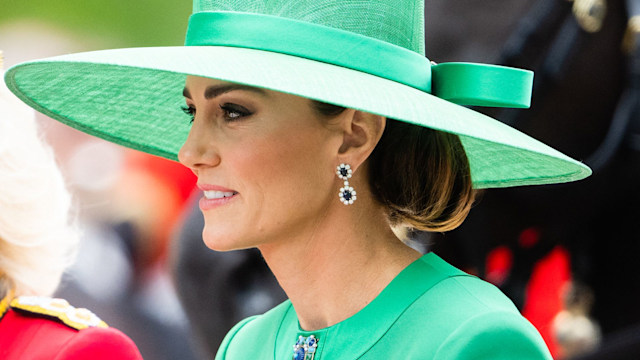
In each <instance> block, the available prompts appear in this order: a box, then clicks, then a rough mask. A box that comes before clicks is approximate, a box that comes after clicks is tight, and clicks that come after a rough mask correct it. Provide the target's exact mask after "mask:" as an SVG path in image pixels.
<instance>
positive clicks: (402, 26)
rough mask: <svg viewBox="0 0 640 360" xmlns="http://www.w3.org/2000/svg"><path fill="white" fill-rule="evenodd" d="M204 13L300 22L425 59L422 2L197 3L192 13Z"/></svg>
mask: <svg viewBox="0 0 640 360" xmlns="http://www.w3.org/2000/svg"><path fill="white" fill-rule="evenodd" d="M203 11H236V12H245V13H253V14H263V15H273V16H279V17H283V18H287V19H294V20H300V21H304V22H308V23H312V24H317V25H323V26H327V27H330V28H335V29H342V30H345V31H350V32H353V33H355V34H360V35H363V36H367V37H370V38H374V39H379V40H382V41H385V42H388V43H390V44H394V45H397V46H401V47H403V48H406V49H408V50H411V51H414V52H416V53H418V54H420V55H423V56H424V55H425V49H424V47H425V44H424V43H425V37H424V27H425V24H424V1H423V0H338V1H335V0H194V1H193V12H194V13H198V12H203ZM371 55H372V56H375V54H371Z"/></svg>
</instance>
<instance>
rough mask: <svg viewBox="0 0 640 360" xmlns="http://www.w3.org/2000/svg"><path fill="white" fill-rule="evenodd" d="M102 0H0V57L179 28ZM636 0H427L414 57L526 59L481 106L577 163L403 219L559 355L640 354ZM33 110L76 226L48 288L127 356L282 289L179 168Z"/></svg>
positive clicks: (196, 333)
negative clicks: (441, 227)
mask: <svg viewBox="0 0 640 360" xmlns="http://www.w3.org/2000/svg"><path fill="white" fill-rule="evenodd" d="M112 2H113V4H114V5H113V9H112V10H110V11H111V12H113V13H114V14H115V15H113V16H112V17H109V16H101V17H100V19H101V21H103V22H101V23H96V24H93V26H90V25H91V20H90V19H92V16H94V15H95V14H96V12H97V11H101V10H103V9H102V7H104V6H105V5H104V4H98V3H96V4H94V3H92V2H85V1H68V4H66V7H64V6H63V9H62V10H60V9H58V10H56V11H64V12H65V14H64V15H60V16H57V15H56V12H55V11H54V12H53V13H52V12H47V8H48V7H51V8H55V7H57V6H58V4H57V3H55V2H52V3H51V4H49V3H48V2H45V1H30V2H29V4H30V5H29V4H24V3H20V4H19V3H18V2H15V1H9V0H0V9H2V11H0V49H1V50H3V51H4V54H5V68H6V67H8V66H10V65H12V64H15V63H17V62H19V61H22V60H27V59H31V58H38V57H44V56H49V55H57V54H62V53H67V52H76V51H81V50H92V49H99V48H106V47H114V46H145V45H172V44H179V43H181V41H182V37H183V34H184V31H185V29H186V21H185V23H183V24H178V23H170V22H169V23H164V24H163V26H161V28H162V31H161V32H148V31H147V32H140V31H137V29H143V28H146V29H150V28H152V26H150V25H149V24H157V23H160V22H158V19H162V18H164V17H165V16H166V14H155V13H154V14H149V13H147V12H145V4H146V3H147V2H148V1H138V2H136V4H130V3H131V2H127V1H124V0H112ZM157 2H158V1H156V3H157ZM164 2H165V3H166V11H167V14H168V13H171V12H177V11H181V12H184V13H185V16H184V19H186V18H187V14H188V13H189V11H190V6H191V4H190V2H188V1H184V2H175V1H168V0H166V1H164ZM110 3H111V2H110ZM178 3H179V4H178ZM586 3H589V4H590V5H588V4H586ZM637 3H638V1H631V0H628V1H623V0H617V1H604V0H602V1H586V2H585V1H579V0H574V1H566V0H536V1H531V2H513V1H505V0H502V1H498V0H488V1H482V2H468V1H462V0H438V1H432V0H427V1H426V18H427V24H428V25H427V26H428V27H429V31H428V32H427V33H428V38H427V46H426V48H427V54H428V56H429V57H430V59H431V60H434V61H436V62H439V61H477V62H490V63H499V64H505V65H510V66H517V67H524V68H529V69H534V70H535V71H536V82H535V87H534V98H533V106H532V108H531V109H530V110H524V111H523V110H505V111H500V112H498V110H493V109H489V110H487V112H488V113H490V114H491V115H492V116H495V117H496V118H498V119H500V120H502V121H504V122H506V123H508V124H509V125H511V126H514V127H516V128H518V129H520V130H522V131H524V132H525V133H528V134H530V135H532V136H534V137H536V138H538V139H541V140H542V141H543V142H545V143H547V144H549V145H551V146H552V147H555V148H557V149H559V150H561V151H562V152H564V153H566V154H568V155H569V156H571V157H573V158H576V159H580V160H582V161H585V162H586V163H587V164H588V165H590V166H592V167H593V169H594V175H593V176H592V177H591V178H589V179H587V180H584V181H582V182H580V183H577V184H569V185H553V186H543V187H540V188H515V189H498V190H491V191H487V192H485V193H483V194H482V196H481V198H480V200H479V201H478V203H477V205H476V206H475V208H474V209H473V210H472V211H471V215H470V217H469V219H468V221H467V222H466V223H465V224H464V225H463V226H462V227H461V228H460V229H458V230H456V231H453V232H450V233H446V234H415V240H414V241H415V244H416V247H418V248H420V249H422V250H423V251H428V250H435V251H436V252H437V253H438V254H439V255H440V256H442V257H443V258H445V259H446V260H448V261H449V262H451V263H452V264H453V265H456V266H458V267H460V268H462V269H465V270H466V271H468V272H470V273H473V274H476V275H478V276H480V277H482V278H484V279H487V280H488V281H490V282H492V283H494V284H496V285H498V286H499V287H500V288H501V289H502V290H503V291H504V292H505V293H506V294H507V295H508V296H509V297H511V299H512V300H513V301H514V302H515V303H516V305H517V306H518V307H519V308H520V309H521V311H522V312H523V314H524V315H525V316H526V317H527V318H529V320H530V321H532V323H533V324H534V325H535V326H536V327H537V328H538V329H539V330H540V332H541V333H542V335H543V337H544V338H545V341H546V342H547V344H548V345H549V347H550V349H551V350H552V352H553V354H554V356H555V357H557V358H559V359H562V358H567V359H568V358H575V359H591V358H600V359H623V358H627V357H625V356H629V355H630V354H640V306H638V305H637V304H638V299H640V284H639V283H638V282H637V281H636V280H635V279H637V278H638V277H637V276H638V275H640V274H639V272H640V268H638V267H637V265H636V259H635V257H636V254H638V253H640V228H639V227H638V224H640V222H639V221H638V219H639V218H640V208H639V207H638V204H639V203H640V191H638V190H637V189H636V184H637V183H638V181H639V180H640V162H639V161H640V156H639V155H640V152H639V150H640V142H639V141H638V139H640V137H638V131H640V112H639V110H638V101H639V100H638V98H640V92H639V87H640V86H639V85H638V78H640V75H639V73H638V69H639V67H640V66H639V65H638V64H639V62H640V61H639V60H638V54H639V50H638V39H637V38H638V37H639V36H640V35H637V33H638V31H639V30H638V29H637V28H636V29H635V34H636V35H635V38H634V37H633V34H634V33H633V31H631V35H629V31H630V30H628V29H629V26H628V25H629V24H630V23H629V19H630V17H631V15H630V13H631V11H630V10H631V4H636V5H637ZM581 6H582V7H581ZM586 6H591V7H587V8H586V10H587V12H586V14H587V15H585V12H584V10H585V8H584V7H586ZM109 7H111V5H110V6H109ZM156 8H157V9H160V8H162V6H156ZM5 9H8V11H5ZM114 9H115V10H114ZM52 11H53V10H52ZM117 11H126V12H127V13H130V12H133V13H134V14H136V16H133V17H130V16H126V17H120V16H117V14H118V13H117ZM581 11H582V12H581ZM92 14H93V15H92ZM635 16H638V14H635ZM173 18H178V17H175V16H174V17H173ZM71 19H75V20H71ZM153 28H157V26H156V27H153ZM125 30H126V31H125ZM132 33H136V35H135V36H129V34H132ZM625 33H626V34H627V35H626V37H625ZM630 36H631V37H630ZM629 39H631V40H629ZM623 45H624V46H623ZM634 81H635V82H634ZM629 92H631V93H629ZM37 116H38V119H37V120H38V124H39V126H40V127H41V129H42V131H43V132H44V133H45V134H46V140H47V141H48V142H49V143H50V144H51V146H52V147H53V148H54V149H55V151H56V156H57V161H58V163H59V165H60V167H61V169H62V171H63V173H64V174H65V177H66V180H67V182H68V183H69V186H70V188H71V189H72V191H73V194H74V201H75V205H76V207H77V214H78V220H79V223H80V225H81V230H82V234H83V236H82V242H81V247H80V252H79V255H78V259H77V261H76V263H75V264H74V265H73V266H72V267H71V269H70V270H69V271H68V272H67V273H66V274H65V277H64V278H63V283H62V285H61V286H60V288H59V289H58V292H57V294H56V295H57V296H60V297H63V298H66V299H68V300H69V301H70V302H71V303H72V304H74V305H76V306H82V307H87V308H90V309H92V310H93V311H94V312H96V313H97V314H99V315H100V316H101V317H102V318H103V319H104V320H105V321H106V322H107V323H109V324H110V325H112V326H114V327H117V328H119V329H120V330H122V331H123V332H124V333H126V334H127V335H129V336H130V337H131V338H132V339H133V340H134V341H135V342H136V344H137V345H138V347H139V349H140V351H141V353H142V355H143V356H144V358H146V359H159V360H162V359H178V358H179V359H187V360H189V359H194V360H195V359H205V358H211V357H212V355H213V354H214V353H215V350H216V348H217V345H218V344H219V343H220V341H221V340H222V336H223V335H224V334H225V333H226V332H227V331H228V329H229V328H230V327H231V326H232V325H234V324H235V322H237V321H238V320H239V319H241V318H243V317H246V316H248V315H251V314H256V313H261V312H264V311H265V310H267V309H269V308H270V307H272V306H274V305H275V304H277V303H279V302H280V301H282V300H283V299H284V294H283V293H282V291H281V290H280V289H279V287H278V286H277V283H276V281H275V279H274V278H273V276H272V275H271V274H270V273H269V271H268V269H267V268H266V266H265V264H264V262H263V261H262V258H261V257H260V254H259V253H258V252H257V251H255V250H247V251H236V252H231V253H214V252H212V251H208V249H206V247H205V246H204V244H203V243H202V241H201V239H200V232H201V229H202V226H203V225H202V216H201V215H200V213H199V210H198V209H197V205H196V201H195V200H194V199H196V198H198V196H199V195H198V193H197V190H196V189H195V177H194V176H193V174H191V172H190V171H189V170H188V169H186V168H183V167H182V166H181V165H179V164H178V163H173V162H170V161H168V160H164V159H160V158H156V157H153V156H150V155H146V154H142V153H139V152H135V151H133V150H128V149H124V148H122V147H119V146H117V145H113V144H110V143H107V142H105V141H103V140H99V139H96V138H93V137H90V136H88V135H85V134H83V133H80V132H78V131H75V130H73V129H70V128H68V127H66V126H64V125H61V124H58V123H57V122H55V121H53V120H51V119H48V118H46V117H45V116H44V115H41V114H38V115H37ZM505 209H507V210H505ZM634 351H635V352H634ZM629 358H637V356H636V357H633V356H632V357H629Z"/></svg>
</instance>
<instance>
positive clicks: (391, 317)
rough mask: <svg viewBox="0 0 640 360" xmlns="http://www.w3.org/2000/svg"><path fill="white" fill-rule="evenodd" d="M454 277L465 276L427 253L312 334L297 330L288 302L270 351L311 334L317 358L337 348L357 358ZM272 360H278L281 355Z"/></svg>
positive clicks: (297, 326)
mask: <svg viewBox="0 0 640 360" xmlns="http://www.w3.org/2000/svg"><path fill="white" fill-rule="evenodd" d="M456 275H466V273H464V272H462V271H460V270H458V269H456V268H455V267H453V266H451V265H449V264H448V263H446V262H445V261H444V260H442V259H441V258H440V257H438V256H437V255H436V254H434V253H427V254H425V255H423V256H422V257H420V258H418V259H417V260H415V261H414V262H413V263H411V264H409V265H408V266H407V267H406V268H405V269H404V270H402V271H401V272H400V273H399V274H398V275H397V276H396V277H395V278H394V279H393V280H392V281H391V282H390V283H389V284H388V285H387V286H386V287H385V288H384V290H382V292H380V294H379V295H378V296H377V297H376V298H375V299H373V301H371V302H370V303H369V304H367V305H366V306H365V307H364V308H362V309H361V310H360V311H359V312H357V313H355V314H354V315H352V316H351V317H349V318H347V319H345V320H343V321H341V322H339V323H336V324H334V325H331V326H329V327H326V328H323V329H318V330H314V331H305V330H302V329H301V328H300V324H299V322H298V318H297V315H296V313H295V309H294V308H293V306H292V305H291V303H290V302H289V308H288V309H287V311H285V314H284V316H283V318H282V322H281V324H280V327H279V329H278V333H277V334H276V339H275V341H276V344H275V349H274V350H275V352H276V354H282V353H281V351H283V350H284V349H285V348H286V349H287V350H288V352H289V353H290V352H291V348H292V345H294V344H295V343H296V341H297V340H298V338H299V336H303V337H305V338H307V337H309V336H311V335H314V337H315V338H316V339H317V349H316V354H317V355H318V357H322V358H331V355H330V354H329V352H330V351H327V350H324V349H339V350H340V351H342V352H343V351H344V350H345V349H349V350H348V351H349V352H350V353H351V355H352V358H354V359H355V358H358V357H359V356H361V355H362V354H364V353H365V352H366V351H367V350H368V349H370V348H371V347H372V346H373V345H375V342H377V340H378V339H380V338H381V337H382V336H383V335H384V334H385V333H386V332H387V331H388V330H389V328H391V326H392V325H393V324H394V323H395V322H396V321H397V319H398V318H399V317H400V316H401V315H402V314H403V313H404V312H405V311H406V309H407V308H409V307H410V306H411V304H412V303H413V302H415V301H416V300H417V299H418V298H419V297H420V296H421V295H422V294H424V293H425V292H427V291H428V290H429V289H431V288H432V287H433V286H434V285H436V284H437V283H438V282H440V281H442V280H444V279H446V278H448V277H451V276H456ZM325 352H326V353H325ZM276 354H274V355H276ZM275 358H281V355H280V357H278V356H276V357H275Z"/></svg>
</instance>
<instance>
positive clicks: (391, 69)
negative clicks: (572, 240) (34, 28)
mask: <svg viewBox="0 0 640 360" xmlns="http://www.w3.org/2000/svg"><path fill="white" fill-rule="evenodd" d="M423 10H424V4H423V2H422V0H400V1H399V0H382V1H381V0H376V1H373V0H364V1H362V0H357V1H356V0H346V1H345V0H340V1H338V0H315V1H299V0H266V1H233V0H218V1H200V0H195V1H194V12H193V14H192V16H191V17H190V19H189V27H188V31H187V37H186V42H185V43H186V44H185V45H186V46H180V47H158V48H137V49H117V50H105V51H98V52H90V53H80V54H71V55H65V56H61V57H56V58H50V59H43V60H36V61H32V62H28V63H24V64H19V65H17V66H15V67H13V68H11V69H10V70H9V71H8V73H7V75H6V77H5V80H6V81H7V84H8V85H9V88H10V89H11V90H12V91H14V92H15V93H16V94H17V95H18V96H19V97H20V98H21V99H23V100H24V101H25V102H26V103H27V104H29V105H31V106H32V107H34V108H36V109H38V110H39V111H42V112H43V113H45V114H47V115H49V116H51V117H53V118H55V119H57V120H59V121H62V122H64V123H66V124H68V125H70V126H73V127H76V128H78V129H80V130H82V131H85V132H87V133H90V134H93V135H96V136H100V137H103V138H105V139H108V140H110V141H113V142H116V143H119V144H122V145H125V146H129V147H132V148H135V149H139V150H142V151H146V152H148V153H151V154H155V155H159V156H164V157H167V158H171V159H177V160H179V161H180V162H181V163H182V164H184V165H185V166H187V167H189V168H190V169H191V170H192V171H193V172H194V173H195V174H196V175H197V177H198V186H199V188H200V189H201V190H202V191H203V194H204V195H203V197H202V199H201V200H200V209H201V210H202V213H203V215H204V219H205V227H204V230H203V240H204V242H205V244H206V245H207V246H208V247H209V248H211V249H213V250H217V251H230V250H236V249H245V248H258V249H259V250H260V252H261V254H262V256H263V257H264V259H265V261H266V262H267V264H268V265H269V267H270V268H271V270H272V271H273V273H274V274H275V276H276V278H277V279H278V282H279V284H280V285H281V286H282V288H283V289H284V290H285V292H286V293H287V296H288V298H289V300H287V301H285V302H284V303H282V304H280V305H278V306H277V307H275V308H273V309H272V310H270V311H268V312H266V313H265V314H263V315H259V316H255V317H251V318H248V319H246V320H244V321H241V322H240V323H239V324H237V325H236V326H235V327H234V328H233V329H231V330H230V331H229V333H228V335H227V337H226V338H225V340H224V342H223V344H222V346H221V347H220V349H219V351H218V354H217V356H216V358H217V359H246V358H252V359H295V360H303V359H315V360H321V359H388V358H404V359H424V358H427V359H471V358H473V359H512V358H518V359H549V358H551V355H550V354H549V351H548V350H547V348H546V346H545V344H544V342H543V340H542V338H541V337H540V335H539V334H538V332H537V331H536V329H535V328H534V327H533V326H532V325H531V324H530V323H528V322H527V321H526V320H525V319H524V318H523V317H522V316H521V315H520V314H519V313H518V311H517V309H516V308H515V306H514V305H513V303H511V301H510V300H509V299H508V298H507V297H506V296H504V295H503V294H502V293H501V292H500V291H499V290H498V289H497V288H495V287H494V286H492V285H490V284H488V283H486V282H484V281H482V280H480V279H478V278H476V277H473V276H470V275H468V274H466V273H464V272H462V271H460V270H458V269H456V268H454V267H453V266H451V265H449V264H447V263H446V262H445V261H443V260H442V259H440V258H439V257H438V256H437V255H436V254H433V253H428V254H426V255H421V254H420V253H418V252H417V251H415V250H413V249H412V248H410V247H409V246H407V245H405V244H404V243H403V242H402V240H403V239H402V237H403V234H404V233H405V232H406V230H412V229H413V230H423V231H438V232H444V231H447V230H451V229H454V228H455V227H457V226H458V225H459V224H460V223H461V222H462V221H464V218H465V217H466V215H467V213H468V212H469V211H470V209H471V206H472V204H473V201H474V198H475V193H476V190H477V189H481V188H490V187H507V186H522V185H537V184H548V183H557V182H568V181H574V180H579V179H582V178H584V177H586V176H588V175H589V174H590V170H589V168H588V167H586V166H585V165H583V164H581V163H579V162H577V161H575V160H573V159H570V158H568V157H566V156H565V155H563V154H561V153H559V152H557V151H556V150H553V149H551V148H549V147H547V146H545V145H544V144H541V143H540V142H538V141H536V140H534V139H532V138H530V137H528V136H526V135H524V134H522V133H520V132H518V131H516V130H514V129H512V128H510V127H508V126H506V125H504V124H502V123H500V122H499V121H497V120H494V119H491V118H489V117H486V116H484V115H482V114H480V113H478V112H476V111H473V110H471V109H469V108H466V107H465V106H467V105H473V106H491V107H496V106H499V107H516V108H526V107H528V106H529V101H530V96H531V86H532V81H533V74H532V73H531V72H529V71H526V70H520V69H513V68H506V67H500V66H492V65H484V64H469V63H441V64H436V63H434V62H431V61H430V60H429V59H428V58H427V57H425V49H424V27H425V24H424V11H423ZM181 108H182V109H181ZM181 111H182V112H185V113H186V116H185V115H184V114H181V113H180V112H181Z"/></svg>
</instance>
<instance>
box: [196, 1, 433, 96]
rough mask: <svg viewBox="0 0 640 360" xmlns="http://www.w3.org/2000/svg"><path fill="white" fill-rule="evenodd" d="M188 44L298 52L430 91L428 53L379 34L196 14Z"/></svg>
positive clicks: (240, 15) (278, 20) (272, 18)
mask: <svg viewBox="0 0 640 360" xmlns="http://www.w3.org/2000/svg"><path fill="white" fill-rule="evenodd" d="M185 45H187V46H205V45H218V46H235V47H243V48H249V49H258V50H267V51H273V52H278V53H282V54H289V55H295V56H299V57H303V58H307V59H311V60H317V61H322V62H326V63H330V64H334V65H339V66H344V67H347V68H350V69H354V70H359V71H364V72H366V73H369V74H372V75H376V76H381V77H384V78H386V79H390V80H393V81H397V82H399V83H402V84H405V85H409V86H411V87H414V88H417V89H421V90H424V91H427V92H431V65H430V63H429V60H428V59H427V58H426V57H424V56H422V55H420V54H418V53H416V52H413V51H410V50H407V49H405V48H403V47H400V46H396V45H393V44H391V43H387V42H384V41H380V40H377V39H375V38H371V37H367V36H363V35H360V34H356V33H352V32H349V31H344V30H340V29H334V28H330V27H327V26H322V25H317V24H313V23H307V22H302V21H297V20H292V19H287V18H281V17H276V16H268V15H259V14H249V13H235V12H200V13H195V14H193V15H191V18H190V20H189V28H188V30H187V38H186V41H185ZM371 54H375V56H371Z"/></svg>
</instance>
